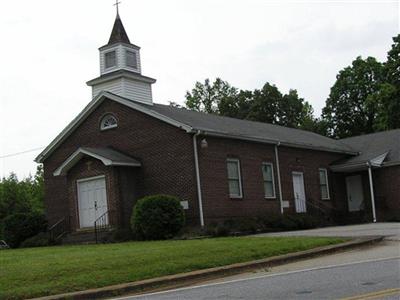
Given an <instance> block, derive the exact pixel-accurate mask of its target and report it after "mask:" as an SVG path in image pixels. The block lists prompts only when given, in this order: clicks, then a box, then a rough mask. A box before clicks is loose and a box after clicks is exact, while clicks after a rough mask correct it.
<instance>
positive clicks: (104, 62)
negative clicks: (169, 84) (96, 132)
mask: <svg viewBox="0 0 400 300" xmlns="http://www.w3.org/2000/svg"><path fill="white" fill-rule="evenodd" d="M118 4H119V1H118V0H116V3H115V6H117V16H116V18H115V22H114V26H113V29H112V32H111V36H110V39H109V41H108V44H107V45H105V46H103V47H100V48H99V51H100V76H99V77H97V78H95V79H92V80H90V81H88V82H87V85H89V86H91V87H92V95H93V97H96V96H97V95H98V94H99V93H100V92H101V91H108V92H111V93H114V94H116V95H118V96H121V97H124V98H126V99H129V100H132V101H134V102H140V103H145V104H148V105H153V97H152V92H151V85H152V84H153V83H154V82H156V80H155V79H153V78H150V77H147V76H143V75H142V64H141V62H140V47H139V46H136V45H134V44H132V43H131V42H130V41H129V38H128V35H127V34H126V31H125V28H124V25H122V21H121V18H120V16H119V13H118Z"/></svg>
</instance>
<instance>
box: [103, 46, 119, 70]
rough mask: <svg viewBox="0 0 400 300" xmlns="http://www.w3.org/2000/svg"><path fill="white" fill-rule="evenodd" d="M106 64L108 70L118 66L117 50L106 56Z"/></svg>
mask: <svg viewBox="0 0 400 300" xmlns="http://www.w3.org/2000/svg"><path fill="white" fill-rule="evenodd" d="M104 64H105V68H106V69H110V68H112V67H115V66H116V65H117V53H116V51H115V50H113V51H110V52H106V53H105V54H104Z"/></svg>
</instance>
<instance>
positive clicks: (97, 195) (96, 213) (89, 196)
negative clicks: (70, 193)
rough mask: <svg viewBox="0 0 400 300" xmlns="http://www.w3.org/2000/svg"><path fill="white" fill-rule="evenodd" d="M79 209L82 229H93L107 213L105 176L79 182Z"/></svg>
mask: <svg viewBox="0 0 400 300" xmlns="http://www.w3.org/2000/svg"><path fill="white" fill-rule="evenodd" d="M78 208H79V224H80V227H81V228H85V227H93V226H94V221H96V219H97V218H98V217H100V216H101V215H103V214H104V213H105V212H107V193H106V180H105V178H104V176H101V177H93V178H88V179H83V180H78Z"/></svg>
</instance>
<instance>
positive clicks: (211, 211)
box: [199, 137, 343, 224]
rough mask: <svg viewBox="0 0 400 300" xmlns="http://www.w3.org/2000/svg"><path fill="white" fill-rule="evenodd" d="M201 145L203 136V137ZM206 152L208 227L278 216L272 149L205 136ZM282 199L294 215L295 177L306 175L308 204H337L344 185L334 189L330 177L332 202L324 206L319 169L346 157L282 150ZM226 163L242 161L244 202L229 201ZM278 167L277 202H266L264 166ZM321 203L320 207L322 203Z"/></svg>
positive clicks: (203, 152)
mask: <svg viewBox="0 0 400 300" xmlns="http://www.w3.org/2000/svg"><path fill="white" fill-rule="evenodd" d="M199 140H201V137H200V138H199ZM206 140H207V142H208V147H207V148H201V147H199V161H200V162H199V164H200V174H201V180H202V183H201V184H202V193H203V208H204V215H205V216H206V223H208V224H209V223H212V222H213V221H219V220H221V219H225V218H234V217H249V216H260V215H265V214H270V213H279V212H280V205H279V190H278V181H277V172H276V162H275V153H274V146H273V145H266V144H260V143H251V142H246V141H239V140H232V139H218V138H213V137H206ZM278 149H279V163H280V171H281V182H282V194H283V200H286V201H289V202H290V207H289V209H285V211H287V212H293V211H294V210H295V208H294V195H293V194H294V192H293V183H292V172H293V171H299V172H303V176H304V184H305V192H306V198H307V201H312V202H314V203H317V204H319V205H323V206H324V207H326V208H327V209H329V208H330V207H332V206H335V205H336V201H341V199H337V198H336V195H337V194H339V195H342V194H343V191H342V188H343V187H342V186H340V185H338V189H340V190H338V189H336V180H334V177H333V175H332V174H329V188H330V196H331V200H329V201H322V200H320V199H321V193H320V186H319V168H328V166H329V164H331V163H332V162H334V161H336V160H338V159H340V158H343V154H336V153H328V152H322V151H312V150H303V149H296V148H288V147H282V146H281V147H279V148H278ZM227 158H238V159H239V160H240V165H241V175H242V186H243V198H242V199H230V197H229V191H228V180H227V167H226V159H227ZM263 162H271V163H273V165H274V175H275V190H276V199H265V198H264V187H263V178H262V170H261V165H262V163H263ZM321 202H322V203H321Z"/></svg>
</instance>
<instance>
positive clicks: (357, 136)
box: [338, 128, 400, 141]
mask: <svg viewBox="0 0 400 300" xmlns="http://www.w3.org/2000/svg"><path fill="white" fill-rule="evenodd" d="M394 131H400V128H395V129H389V130H382V131H378V132H370V133H364V134H360V135H355V136H349V137H346V138H342V139H338V141H345V140H350V139H355V138H361V137H365V136H370V135H379V134H386V133H388V132H394Z"/></svg>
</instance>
